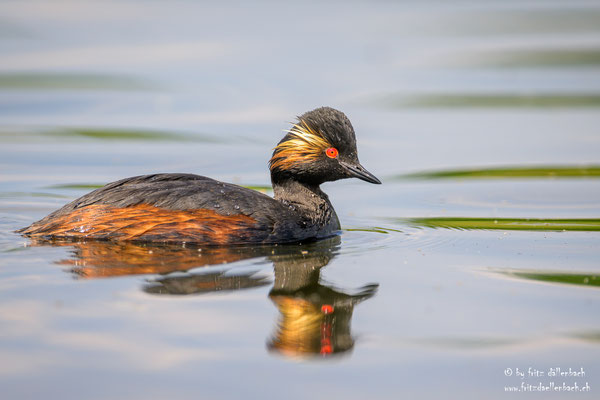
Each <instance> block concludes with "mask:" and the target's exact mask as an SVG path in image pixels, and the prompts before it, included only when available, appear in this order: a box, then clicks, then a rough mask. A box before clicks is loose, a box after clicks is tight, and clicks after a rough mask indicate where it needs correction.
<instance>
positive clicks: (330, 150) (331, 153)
mask: <svg viewBox="0 0 600 400" xmlns="http://www.w3.org/2000/svg"><path fill="white" fill-rule="evenodd" d="M325 154H327V157H329V158H337V156H338V151H337V149H336V148H335V147H330V148H328V149H327V150H325Z"/></svg>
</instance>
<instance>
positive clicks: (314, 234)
mask: <svg viewBox="0 0 600 400" xmlns="http://www.w3.org/2000/svg"><path fill="white" fill-rule="evenodd" d="M334 155H335V157H334ZM270 169H271V181H272V184H273V190H274V195H275V196H274V198H271V197H269V196H267V195H265V194H262V193H260V192H257V191H255V190H251V189H247V188H244V187H241V186H237V185H233V184H230V183H224V182H219V181H216V180H214V179H211V178H207V177H204V176H198V175H192V174H155V175H144V176H137V177H133V178H126V179H122V180H120V181H116V182H113V183H109V184H108V185H106V186H104V187H102V188H100V189H97V190H95V191H93V192H90V193H88V194H86V195H84V196H82V197H80V198H78V199H76V200H74V201H72V202H71V203H69V204H67V205H65V206H64V207H62V208H61V209H59V210H57V211H55V212H53V213H51V214H50V215H48V216H47V217H45V218H43V219H42V220H40V221H38V222H35V223H33V224H32V225H30V226H29V227H27V228H24V229H22V230H21V231H20V232H21V233H23V234H25V235H29V236H38V237H39V236H42V237H61V238H79V239H81V238H85V239H107V240H133V241H158V242H196V243H199V244H218V245H226V244H245V243H290V242H298V241H306V240H315V239H321V238H324V237H329V236H331V235H333V234H335V233H336V232H337V231H339V229H340V223H339V220H338V217H337V215H336V213H335V211H334V209H333V206H332V205H331V203H330V202H329V199H328V197H327V195H326V194H325V193H323V192H322V191H321V190H320V188H319V185H320V184H321V183H323V182H326V181H333V180H337V179H343V178H349V177H353V176H354V177H358V178H360V179H363V180H366V181H368V182H371V183H380V182H379V180H377V178H375V177H374V176H373V175H372V174H370V173H369V172H367V171H366V170H365V169H364V168H363V167H362V166H361V165H360V163H359V161H358V157H357V151H356V139H355V134H354V129H353V128H352V125H351V124H350V121H349V120H348V118H347V117H346V116H345V115H344V114H343V113H342V112H340V111H337V110H334V109H332V108H329V107H322V108H318V109H316V110H313V111H310V112H307V113H305V114H303V115H302V116H300V117H299V118H298V123H297V124H295V125H294V126H293V127H292V129H291V130H290V131H289V133H288V134H287V135H286V136H285V137H284V138H283V139H282V141H281V142H279V144H278V145H277V147H276V148H275V150H274V153H273V157H272V158H271V161H270Z"/></svg>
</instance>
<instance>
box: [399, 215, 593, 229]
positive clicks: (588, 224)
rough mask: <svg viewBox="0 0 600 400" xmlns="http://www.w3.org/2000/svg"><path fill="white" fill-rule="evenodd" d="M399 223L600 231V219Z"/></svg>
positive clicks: (441, 219)
mask: <svg viewBox="0 0 600 400" xmlns="http://www.w3.org/2000/svg"><path fill="white" fill-rule="evenodd" d="M397 221H398V222H401V223H405V224H408V225H412V226H415V227H422V228H444V229H464V230H477V229H501V230H517V231H600V219H598V218H581V219H534V218H462V217H437V218H436V217H434V218H406V219H399V220H397Z"/></svg>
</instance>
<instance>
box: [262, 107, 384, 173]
mask: <svg viewBox="0 0 600 400" xmlns="http://www.w3.org/2000/svg"><path fill="white" fill-rule="evenodd" d="M269 168H270V170H271V180H272V181H273V183H281V182H283V181H285V180H290V179H291V180H296V181H298V182H303V183H307V184H312V185H320V184H321V183H323V182H327V181H335V180H338V179H345V178H359V179H362V180H363V181H367V182H370V183H381V182H380V181H379V179H377V178H376V177H375V175H373V174H371V173H370V172H369V171H367V170H366V169H365V168H364V167H363V166H362V165H360V162H359V161H358V153H357V150H356V137H355V135H354V128H353V127H352V124H351V123H350V120H349V119H348V117H346V115H345V114H344V113H343V112H341V111H338V110H335V109H333V108H330V107H321V108H317V109H315V110H312V111H309V112H307V113H305V114H303V115H301V116H299V117H298V122H297V123H296V124H294V125H293V126H292V128H291V129H290V130H289V131H287V135H285V136H284V138H283V139H281V141H280V142H279V144H278V145H277V147H275V149H274V151H273V156H272V157H271V160H270V161H269Z"/></svg>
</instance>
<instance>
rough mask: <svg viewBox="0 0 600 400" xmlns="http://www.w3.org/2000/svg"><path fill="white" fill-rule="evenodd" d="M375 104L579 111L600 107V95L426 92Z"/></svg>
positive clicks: (394, 97) (393, 96)
mask: <svg viewBox="0 0 600 400" xmlns="http://www.w3.org/2000/svg"><path fill="white" fill-rule="evenodd" d="M374 103H375V104H376V105H378V106H380V107H384V108H393V109H396V108H405V107H421V108H579V107H600V93H554V94H552V93H538V94H526V93H497V94H493V93H427V94H415V95H411V96H406V95H388V96H383V97H380V98H379V99H376V100H375V101H374Z"/></svg>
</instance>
